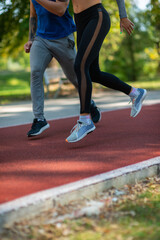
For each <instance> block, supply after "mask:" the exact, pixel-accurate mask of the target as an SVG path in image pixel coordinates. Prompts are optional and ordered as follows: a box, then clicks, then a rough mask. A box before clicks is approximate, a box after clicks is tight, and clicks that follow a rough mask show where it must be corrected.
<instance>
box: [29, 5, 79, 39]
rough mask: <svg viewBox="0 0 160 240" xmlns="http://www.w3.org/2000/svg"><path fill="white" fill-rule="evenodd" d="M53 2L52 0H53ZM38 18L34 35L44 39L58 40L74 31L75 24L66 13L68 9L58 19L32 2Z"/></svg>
mask: <svg viewBox="0 0 160 240" xmlns="http://www.w3.org/2000/svg"><path fill="white" fill-rule="evenodd" d="M53 1H54V0H53ZM32 2H33V5H34V8H35V10H36V14H37V17H38V24H37V25H38V26H37V31H36V35H37V36H40V37H42V38H45V39H50V40H52V39H59V38H63V37H66V36H68V35H69V34H71V33H73V32H75V31H76V26H75V23H74V21H73V19H72V17H71V16H70V14H69V12H68V8H67V10H66V12H65V14H64V15H63V16H62V17H59V16H57V15H55V14H53V13H51V12H49V11H48V10H46V9H45V8H44V7H42V6H41V5H40V4H39V3H37V2H36V1H35V0H32Z"/></svg>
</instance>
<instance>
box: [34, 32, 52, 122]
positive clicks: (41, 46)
mask: <svg viewBox="0 0 160 240" xmlns="http://www.w3.org/2000/svg"><path fill="white" fill-rule="evenodd" d="M51 59H52V55H51V53H50V52H49V50H48V49H47V47H46V46H45V40H43V39H41V38H39V37H37V38H36V39H35V41H34V42H33V45H32V47H31V52H30V66H31V97H32V104H33V113H34V116H35V118H39V119H43V118H44V113H43V111H44V86H43V74H44V71H45V69H46V67H47V66H48V64H49V62H50V61H51Z"/></svg>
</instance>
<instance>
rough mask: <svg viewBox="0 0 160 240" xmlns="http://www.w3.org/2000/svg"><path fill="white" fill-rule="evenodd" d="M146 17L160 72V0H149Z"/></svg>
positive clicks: (159, 71)
mask: <svg viewBox="0 0 160 240" xmlns="http://www.w3.org/2000/svg"><path fill="white" fill-rule="evenodd" d="M146 18H147V19H148V21H150V27H149V33H150V37H151V39H152V41H153V42H154V44H155V48H156V51H157V55H158V59H157V60H158V68H157V71H158V73H160V0H150V3H149V5H148V10H147V11H146Z"/></svg>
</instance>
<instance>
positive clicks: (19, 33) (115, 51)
mask: <svg viewBox="0 0 160 240" xmlns="http://www.w3.org/2000/svg"><path fill="white" fill-rule="evenodd" d="M70 2H71V3H70V6H69V11H70V13H71V15H72V16H73V8H72V1H70ZM102 3H103V5H104V7H105V8H106V9H107V10H108V12H109V14H110V17H111V23H112V27H111V30H110V32H109V34H108V36H107V37H106V39H105V41H104V44H103V46H102V49H101V53H100V66H101V69H102V70H105V71H107V72H111V73H114V74H116V75H117V76H118V77H119V78H121V79H122V80H125V81H128V80H132V81H136V80H138V79H139V77H140V76H141V75H147V76H148V74H152V75H153V73H155V74H156V71H158V72H160V0H150V4H149V5H148V9H147V10H146V11H145V12H144V11H140V10H139V9H137V7H136V5H135V4H134V1H133V0H126V1H125V3H126V8H127V12H128V16H129V18H130V19H131V20H132V21H133V22H134V23H135V29H134V33H133V35H132V36H131V37H128V36H127V34H126V33H125V32H124V33H123V34H122V35H120V27H119V13H118V7H117V5H116V1H115V0H111V1H107V0H103V1H102ZM0 26H1V27H0V53H1V56H2V58H8V57H10V56H11V57H12V58H13V59H15V60H16V59H19V58H21V60H20V61H19V60H18V61H19V62H22V57H24V55H23V54H22V52H23V51H24V50H23V46H24V43H25V42H26V41H27V40H28V30H29V0H23V1H21V0H10V3H9V1H8V0H2V1H1V3H0ZM24 59H25V57H24ZM25 61H26V60H24V62H23V64H22V65H25V64H27V65H28V61H27V62H25ZM6 65H7V64H6ZM4 67H5V65H4V62H3V63H2V61H1V62H0V69H2V68H4Z"/></svg>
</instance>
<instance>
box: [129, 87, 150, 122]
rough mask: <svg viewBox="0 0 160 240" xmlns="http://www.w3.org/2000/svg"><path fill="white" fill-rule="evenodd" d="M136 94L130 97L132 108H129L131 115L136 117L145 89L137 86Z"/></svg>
mask: <svg viewBox="0 0 160 240" xmlns="http://www.w3.org/2000/svg"><path fill="white" fill-rule="evenodd" d="M137 91H138V95H137V96H136V97H131V102H132V109H131V114H130V116H131V117H136V116H137V115H138V113H139V112H140V111H141V108H142V103H143V101H144V99H145V97H146V95H147V91H146V90H145V89H141V88H138V89H137Z"/></svg>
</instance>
